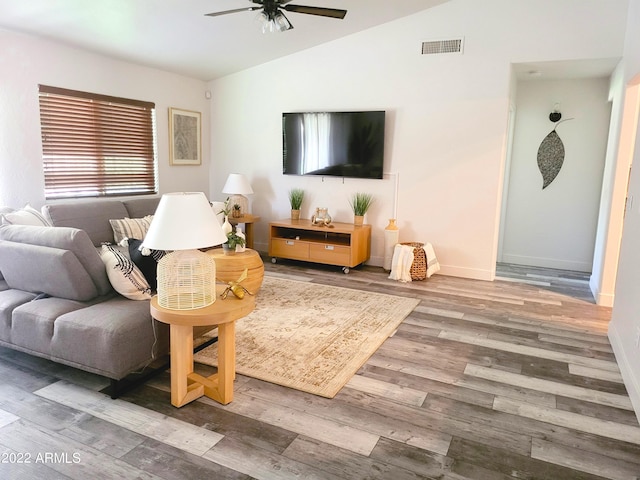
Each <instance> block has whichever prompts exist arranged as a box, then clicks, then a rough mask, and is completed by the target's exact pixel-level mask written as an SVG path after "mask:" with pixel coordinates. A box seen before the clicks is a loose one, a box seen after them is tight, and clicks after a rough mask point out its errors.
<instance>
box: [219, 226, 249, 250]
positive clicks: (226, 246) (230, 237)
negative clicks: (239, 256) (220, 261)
mask: <svg viewBox="0 0 640 480" xmlns="http://www.w3.org/2000/svg"><path fill="white" fill-rule="evenodd" d="M238 245H240V246H241V247H242V246H244V238H242V237H241V236H240V235H238V234H237V233H236V232H234V231H231V232H229V233H227V241H226V242H225V243H223V244H222V249H223V250H224V254H225V255H233V254H235V253H236V246H238Z"/></svg>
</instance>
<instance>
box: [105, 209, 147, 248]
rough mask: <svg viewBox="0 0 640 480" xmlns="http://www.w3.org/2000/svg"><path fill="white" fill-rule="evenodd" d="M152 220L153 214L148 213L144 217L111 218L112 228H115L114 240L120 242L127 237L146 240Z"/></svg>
mask: <svg viewBox="0 0 640 480" xmlns="http://www.w3.org/2000/svg"><path fill="white" fill-rule="evenodd" d="M152 220H153V215H147V216H146V217H143V218H120V219H118V220H109V223H110V224H111V228H112V229H113V242H114V243H117V244H120V242H121V241H122V240H124V239H125V238H139V239H142V240H144V237H145V236H146V235H147V231H148V230H149V226H150V225H151V221H152Z"/></svg>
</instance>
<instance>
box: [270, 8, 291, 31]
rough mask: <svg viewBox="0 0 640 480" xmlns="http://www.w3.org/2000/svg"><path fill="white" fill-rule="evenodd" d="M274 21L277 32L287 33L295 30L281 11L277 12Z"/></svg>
mask: <svg viewBox="0 0 640 480" xmlns="http://www.w3.org/2000/svg"><path fill="white" fill-rule="evenodd" d="M274 21H275V24H276V30H277V31H278V32H286V31H287V30H291V29H292V28H293V25H291V22H290V21H289V19H288V18H287V17H286V16H285V15H284V13H282V12H281V11H280V10H278V11H277V12H276V14H275V18H274Z"/></svg>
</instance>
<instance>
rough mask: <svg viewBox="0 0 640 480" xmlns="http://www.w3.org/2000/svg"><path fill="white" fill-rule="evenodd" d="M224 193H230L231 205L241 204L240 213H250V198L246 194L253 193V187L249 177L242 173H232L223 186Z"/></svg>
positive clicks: (231, 206)
mask: <svg viewBox="0 0 640 480" xmlns="http://www.w3.org/2000/svg"><path fill="white" fill-rule="evenodd" d="M222 193H226V194H228V195H229V207H230V208H233V206H234V205H240V215H241V216H242V215H244V214H245V213H249V199H248V198H247V197H245V195H251V194H253V189H252V188H251V184H249V181H248V180H247V178H246V177H245V176H244V175H242V174H240V173H231V174H229V176H228V177H227V182H226V183H225V184H224V187H223V188H222Z"/></svg>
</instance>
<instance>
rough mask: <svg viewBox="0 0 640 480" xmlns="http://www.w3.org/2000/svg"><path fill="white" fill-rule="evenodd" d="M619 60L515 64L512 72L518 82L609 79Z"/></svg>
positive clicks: (600, 59) (603, 59)
mask: <svg viewBox="0 0 640 480" xmlns="http://www.w3.org/2000/svg"><path fill="white" fill-rule="evenodd" d="M618 62H620V58H598V59H588V60H565V61H556V62H534V63H516V64H514V65H513V69H514V72H515V73H516V76H517V78H518V80H519V81H524V82H526V81H535V80H559V79H577V78H600V77H609V76H610V75H611V73H613V71H614V70H615V68H616V66H617V65H618Z"/></svg>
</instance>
